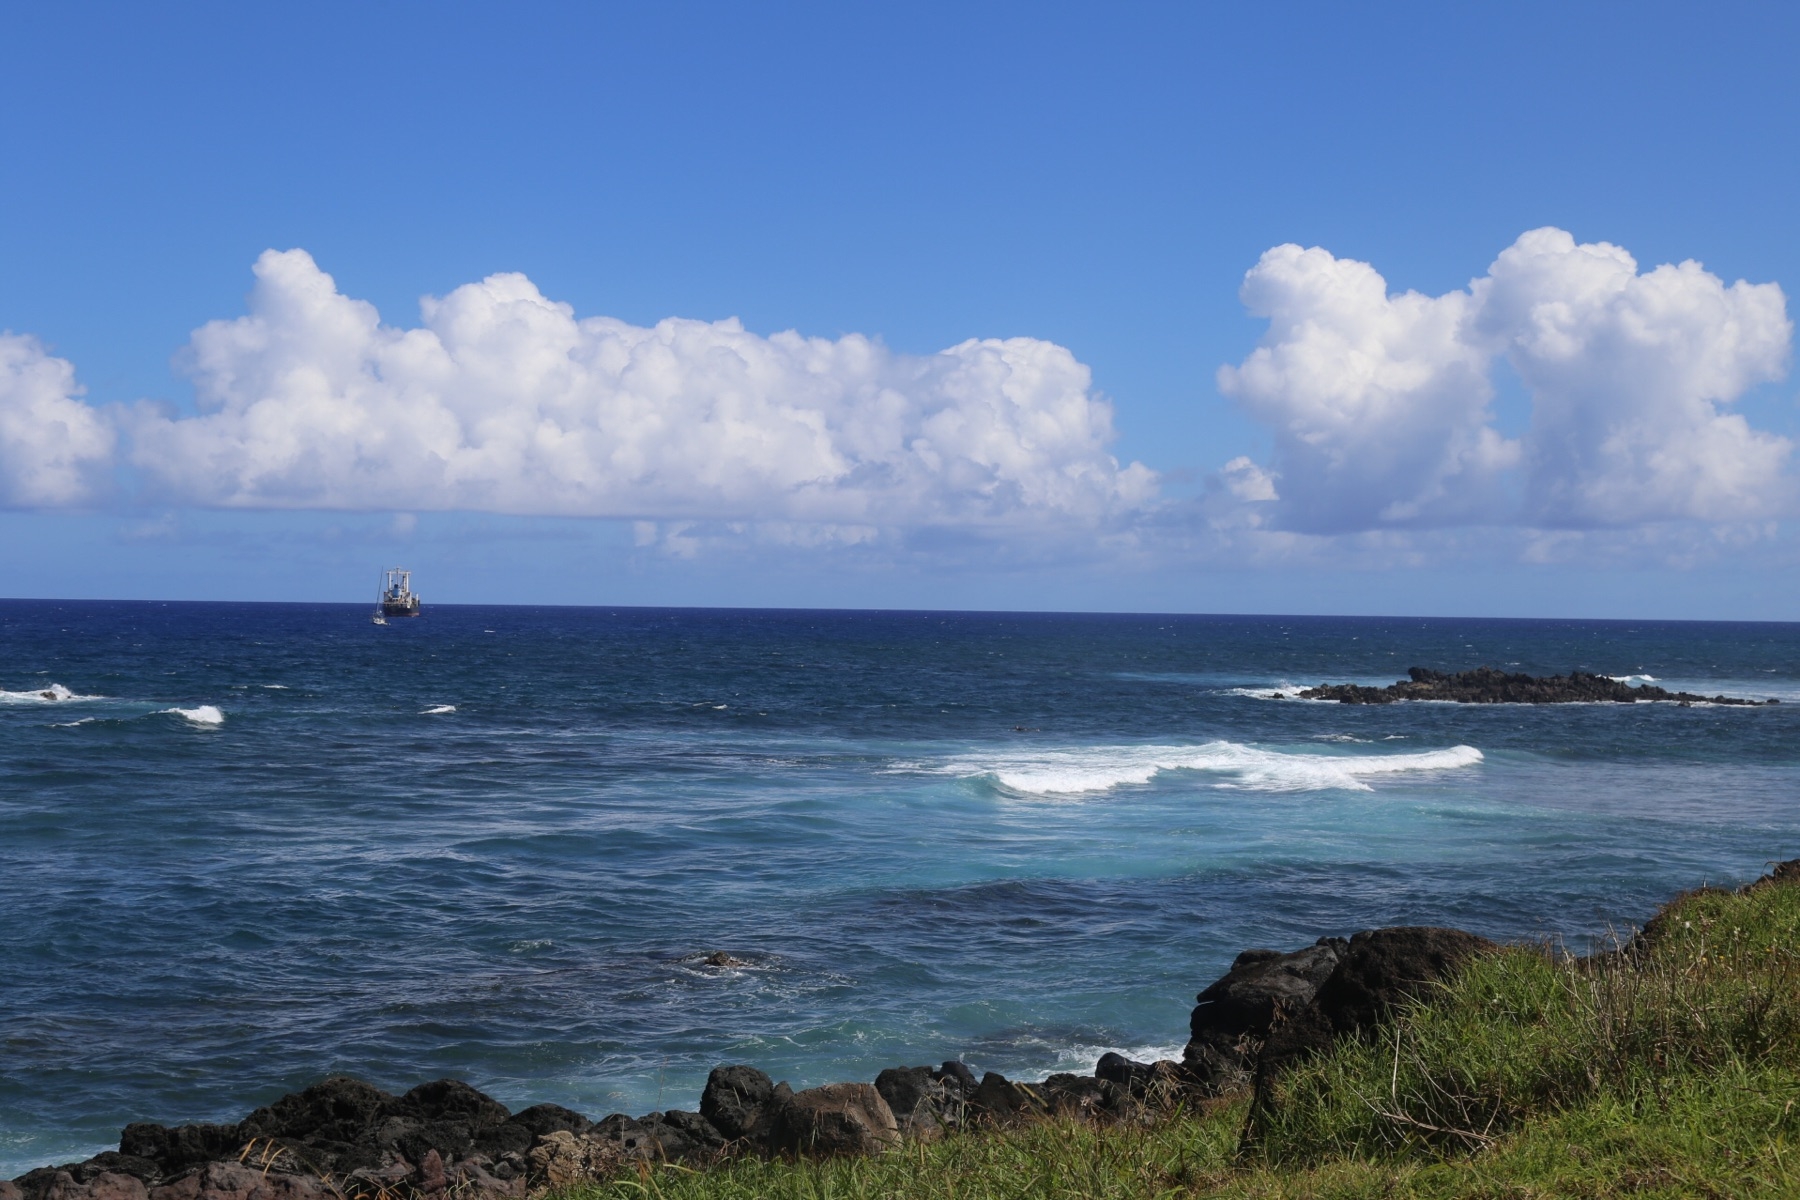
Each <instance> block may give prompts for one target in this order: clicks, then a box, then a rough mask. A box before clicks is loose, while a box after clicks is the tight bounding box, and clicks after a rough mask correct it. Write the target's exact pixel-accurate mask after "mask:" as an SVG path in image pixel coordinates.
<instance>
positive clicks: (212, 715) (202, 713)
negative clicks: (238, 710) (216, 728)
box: [157, 704, 225, 725]
mask: <svg viewBox="0 0 1800 1200" xmlns="http://www.w3.org/2000/svg"><path fill="white" fill-rule="evenodd" d="M157 711H158V712H165V713H174V714H175V715H176V716H178V717H185V718H187V719H188V720H189V721H192V722H193V723H194V724H196V725H223V724H224V723H225V714H224V713H223V712H220V711H219V709H218V708H217V706H215V705H211V704H201V705H196V706H195V707H193V708H160V709H157Z"/></svg>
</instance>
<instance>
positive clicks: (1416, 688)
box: [1300, 667, 1781, 706]
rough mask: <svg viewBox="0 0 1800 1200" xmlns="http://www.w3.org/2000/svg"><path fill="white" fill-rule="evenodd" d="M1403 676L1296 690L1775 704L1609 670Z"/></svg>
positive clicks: (1365, 700) (1522, 700)
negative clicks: (1622, 676)
mask: <svg viewBox="0 0 1800 1200" xmlns="http://www.w3.org/2000/svg"><path fill="white" fill-rule="evenodd" d="M1406 674H1407V676H1408V677H1407V678H1406V679H1402V680H1399V681H1398V682H1396V683H1391V684H1389V685H1388V686H1387V687H1380V688H1378V687H1365V686H1363V685H1361V684H1355V683H1322V684H1320V685H1319V686H1318V687H1315V688H1307V689H1306V690H1305V691H1303V692H1301V693H1300V698H1301V699H1302V700H1336V701H1337V702H1338V703H1339V704H1393V703H1394V702H1395V701H1398V700H1448V701H1452V702H1454V703H1457V704H1596V703H1607V704H1636V703H1638V702H1639V701H1650V700H1666V701H1673V702H1675V703H1677V704H1681V705H1684V706H1685V705H1693V704H1734V705H1749V706H1756V705H1762V704H1779V703H1781V701H1779V700H1749V699H1744V698H1741V697H1735V696H1697V695H1695V694H1694V693H1692V692H1671V691H1669V690H1668V689H1667V688H1659V687H1656V686H1654V685H1652V684H1648V683H1644V684H1639V685H1637V686H1635V687H1633V686H1631V685H1629V684H1626V683H1622V682H1620V681H1619V680H1617V679H1614V678H1612V677H1611V676H1608V675H1590V674H1588V673H1587V672H1586V671H1570V672H1569V673H1568V674H1567V675H1525V674H1519V673H1508V672H1506V671H1497V670H1495V669H1494V668H1493V667H1477V668H1475V669H1474V670H1473V671H1459V672H1457V673H1456V674H1453V675H1446V674H1444V673H1443V672H1441V671H1433V670H1430V669H1429V668H1426V667H1409V668H1407V671H1406Z"/></svg>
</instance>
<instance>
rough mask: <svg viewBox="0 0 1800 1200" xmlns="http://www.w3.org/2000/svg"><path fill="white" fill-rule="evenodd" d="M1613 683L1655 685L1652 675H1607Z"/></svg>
mask: <svg viewBox="0 0 1800 1200" xmlns="http://www.w3.org/2000/svg"><path fill="white" fill-rule="evenodd" d="M1607 678H1608V679H1610V680H1612V681H1613V682H1614V683H1655V682H1656V676H1654V675H1608V676H1607Z"/></svg>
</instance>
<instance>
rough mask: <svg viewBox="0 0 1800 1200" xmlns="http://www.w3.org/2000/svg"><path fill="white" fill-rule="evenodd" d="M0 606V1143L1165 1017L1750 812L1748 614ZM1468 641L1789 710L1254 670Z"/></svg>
mask: <svg viewBox="0 0 1800 1200" xmlns="http://www.w3.org/2000/svg"><path fill="white" fill-rule="evenodd" d="M0 649H3V650H4V654H3V655H0V913H4V914H6V919H5V920H4V921H0V1045H3V1046H4V1053H3V1054H0V1175H11V1174H15V1173H17V1172H18V1171H20V1170H23V1169H25V1168H26V1167H28V1166H35V1165H41V1164H43V1163H46V1162H51V1161H67V1160H69V1159H71V1158H75V1157H79V1156H82V1155H85V1154H89V1153H92V1152H94V1151H95V1150H98V1149H102V1148H105V1147H107V1146H109V1145H111V1144H113V1143H115V1142H116V1140H117V1137H118V1131H119V1128H120V1127H121V1126H122V1125H123V1124H124V1123H125V1122H127V1121H130V1120H138V1119H150V1120H157V1121H163V1122H168V1123H175V1122H180V1121H190V1120H219V1119H227V1118H235V1117H236V1116H238V1115H241V1114H242V1113H244V1112H246V1111H248V1110H249V1109H250V1108H252V1107H254V1106H255V1105H257V1104H260V1103H264V1102H266V1101H268V1100H269V1099H271V1098H273V1097H274V1096H276V1095H279V1094H280V1093H282V1092H284V1091H288V1090H292V1089H294V1088H297V1087H300V1086H303V1085H305V1084H307V1083H310V1082H313V1081H315V1080H317V1079H318V1078H320V1077H322V1076H324V1075H326V1074H328V1073H331V1072H337V1071H347V1072H351V1073H354V1074H357V1075H361V1076H363V1077H365V1078H368V1079H370V1080H372V1081H374V1082H376V1083H379V1084H382V1085H384V1086H387V1087H390V1088H397V1089H398V1088H405V1087H408V1086H410V1085H412V1084H414V1083H417V1082H420V1081H423V1080H426V1079H431V1078H437V1077H441V1076H444V1075H455V1076H459V1077H462V1078H465V1079H468V1080H469V1081H470V1082H472V1083H474V1084H476V1085H477V1086H479V1087H481V1088H483V1089H485V1090H487V1091H490V1092H492V1093H493V1094H495V1095H496V1096H498V1097H499V1098H501V1099H503V1100H505V1101H507V1102H509V1103H511V1104H514V1105H515V1106H517V1105H522V1104H525V1103H531V1102H536V1101H540V1100H551V1101H557V1102H559V1103H563V1104H568V1105H570V1106H572V1107H575V1108H578V1109H580V1110H582V1111H584V1112H588V1113H589V1114H591V1115H595V1116H598V1115H602V1114H604V1113H607V1112H612V1111H618V1110H625V1111H630V1112H633V1113H638V1112H643V1111H647V1110H649V1109H652V1108H659V1107H664V1106H676V1105H680V1106H689V1107H691V1106H692V1104H693V1103H694V1101H695V1100H696V1099H697V1097H698V1093H699V1088H700V1084H701V1083H702V1081H703V1080H704V1078H705V1074H706V1072H707V1070H708V1069H709V1068H711V1067H712V1066H713V1065H715V1064H717V1063H720V1062H726V1061H749V1062H754V1063H757V1064H758V1065H760V1066H762V1067H764V1068H765V1069H767V1070H769V1071H770V1072H771V1073H772V1074H774V1075H776V1077H777V1078H786V1079H789V1080H791V1081H792V1082H793V1083H794V1084H795V1085H796V1086H802V1085H806V1084H813V1083H822V1082H828V1081H831V1080H834V1079H849V1078H863V1079H867V1078H871V1077H872V1076H873V1074H874V1072H875V1071H877V1070H879V1069H880V1068H881V1067H884V1066H889V1065H894V1064H897V1063H903V1062H935V1061H939V1060H941V1059H944V1058H947V1057H953V1056H961V1057H963V1058H965V1059H967V1060H968V1061H969V1062H970V1063H971V1064H972V1065H974V1066H975V1067H976V1068H977V1069H978V1070H981V1069H994V1070H1000V1071H1004V1072H1006V1073H1008V1074H1009V1075H1023V1076H1031V1075H1034V1074H1039V1075H1041V1074H1043V1073H1046V1072H1049V1071H1053V1070H1059V1069H1068V1068H1071V1067H1091V1065H1092V1062H1093V1059H1094V1058H1095V1057H1096V1056H1098V1054H1100V1053H1101V1052H1102V1051H1104V1050H1106V1049H1123V1050H1126V1051H1128V1052H1131V1053H1134V1054H1159V1053H1160V1054H1167V1053H1172V1052H1178V1049H1179V1045H1180V1042H1181V1041H1182V1039H1183V1035H1184V1032H1185V1027H1186V1020H1187V1011H1188V1008H1189V1006H1190V1005H1191V1003H1192V996H1193V993H1194V992H1195V991H1196V990H1198V989H1199V988H1200V987H1201V986H1203V985H1204V984H1206V983H1207V982H1209V981H1210V980H1212V979H1213V978H1215V977H1216V976H1217V975H1218V974H1219V973H1220V972H1221V971H1222V970H1223V969H1224V967H1225V965H1226V964H1227V963H1228V962H1229V961H1230V959H1231V958H1232V956H1233V955H1235V954H1236V953H1237V951H1238V950H1240V949H1243V948H1245V947H1247V946H1277V947H1281V946H1294V945H1298V944H1302V943H1304V942H1306V941H1310V940H1311V939H1312V938H1315V937H1317V936H1319V935H1321V934H1325V933H1339V934H1347V933H1350V932H1352V931H1354V930H1356V929H1358V928H1363V927H1368V926H1373V925H1382V924H1398V923H1444V924H1454V925H1460V926H1462V927H1464V928H1468V929H1471V930H1475V931H1477V932H1480V933H1483V934H1487V935H1489V936H1493V937H1500V938H1521V937H1526V938H1530V937H1555V938H1566V939H1570V940H1572V941H1576V942H1581V941H1582V939H1585V938H1587V937H1588V936H1590V935H1593V934H1596V933H1600V932H1603V931H1605V930H1607V929H1609V928H1615V929H1622V928H1624V927H1626V926H1628V925H1629V924H1630V923H1631V922H1633V921H1635V920H1640V919H1641V918H1642V917H1643V916H1644V915H1646V914H1647V913H1648V912H1649V911H1650V910H1651V909H1652V908H1653V907H1654V906H1655V905H1656V904H1657V903H1659V902H1660V901H1661V900H1662V899H1664V898H1666V897H1667V895H1668V894H1670V893H1671V892H1672V891H1674V890H1676V889H1678V888H1681V887H1687V886H1692V885H1694V884H1696V883H1699V882H1701V881H1703V880H1711V881H1714V882H1734V881H1738V880H1742V879H1746V878H1750V877H1753V876H1754V875H1756V874H1758V873H1759V872H1760V871H1761V869H1762V867H1763V865H1764V864H1765V863H1766V862H1767V861H1769V860H1771V859H1776V858H1785V857H1792V856H1793V855H1795V854H1800V812H1797V810H1796V803H1795V801H1796V797H1797V795H1800V788H1797V786H1796V785H1797V784H1800V703H1793V701H1800V626H1796V625H1773V624H1754V625H1752V624H1694V623H1681V624H1672V623H1654V622H1583V621H1477V620H1420V619H1397V618H1396V619H1377V618H1367V619H1345V618H1252V617H1157V616H1048V615H996V614H942V613H833V612H728V611H703V610H651V609H605V608H595V609H556V608H545V609H535V608H477V607H447V606H435V607H433V608H432V609H431V610H430V611H429V612H428V613H427V614H426V615H425V616H424V617H421V618H419V619H417V620H411V621H396V622H394V623H392V624H390V625H388V626H386V627H375V626H373V625H371V624H370V623H369V622H368V619H367V615H366V612H365V611H364V609H363V608H362V607H360V606H351V605H233V604H153V603H122V602H121V603H100V602H93V603H88V602H81V603H76V602H49V601H6V602H0ZM1482 664H1488V665H1493V666H1498V667H1504V668H1505V669H1507V670H1515V671H1529V672H1532V673H1538V674H1544V673H1551V672H1564V671H1567V670H1569V669H1571V668H1579V669H1582V670H1587V671H1594V672H1596V673H1601V674H1610V675H1614V676H1617V677H1621V678H1632V679H1634V680H1636V679H1644V678H1650V677H1654V678H1655V680H1656V681H1657V682H1658V683H1659V684H1661V685H1662V686H1665V687H1669V688H1671V689H1687V690H1691V691H1697V692H1704V693H1706V694H1713V693H1716V692H1725V693H1730V694H1737V695H1752V696H1772V697H1779V698H1781V699H1783V700H1784V701H1789V702H1790V703H1784V704H1783V705H1781V706H1778V707H1772V708H1756V709H1737V708H1694V709H1680V708H1677V707H1675V706H1673V705H1661V704H1645V705H1635V706H1608V705H1579V706H1556V707H1544V708H1533V707H1528V706H1513V705H1505V706H1491V707H1490V706H1460V705H1445V704H1412V705H1409V704H1396V705H1386V706H1379V707H1368V708H1359V707H1349V706H1342V705H1337V704H1328V703H1315V702H1308V701H1301V700H1295V699H1292V698H1291V697H1292V696H1293V694H1294V692H1295V691H1297V690H1298V689H1299V688H1300V687H1303V686H1308V685H1312V684H1317V683H1320V682H1326V681H1329V682H1357V683H1371V684H1387V683H1390V682H1392V681H1393V680H1394V679H1396V678H1399V677H1401V676H1402V675H1403V674H1404V672H1405V669H1406V668H1407V667H1408V666H1413V665H1422V666H1430V667H1434V668H1437V669H1441V670H1463V669H1467V668H1470V667H1475V666H1479V665H1482ZM1280 697H1290V698H1280ZM719 949H724V950H728V951H729V952H730V953H731V954H732V955H733V956H734V957H735V958H737V959H739V960H742V965H738V966H731V967H724V968H720V967H712V966H708V965H707V964H706V963H705V961H704V959H705V956H706V954H707V953H708V952H710V951H713V950H719Z"/></svg>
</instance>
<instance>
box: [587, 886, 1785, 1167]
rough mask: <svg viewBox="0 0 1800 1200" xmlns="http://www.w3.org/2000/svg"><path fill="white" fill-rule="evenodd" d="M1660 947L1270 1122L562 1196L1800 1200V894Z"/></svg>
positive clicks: (1401, 1053)
mask: <svg viewBox="0 0 1800 1200" xmlns="http://www.w3.org/2000/svg"><path fill="white" fill-rule="evenodd" d="M1652 932H1653V935H1654V936H1652V937H1650V938H1648V939H1646V940H1645V942H1644V943H1643V944H1641V945H1639V946H1637V947H1634V948H1633V949H1632V950H1631V951H1630V952H1627V953H1621V954H1618V955H1613V956H1608V957H1605V958H1603V959H1600V960H1595V961H1588V962H1576V961H1572V960H1569V959H1567V958H1562V957H1559V956H1555V955H1552V954H1549V953H1545V952H1540V951H1537V950H1533V949H1530V948H1510V949H1507V950H1505V951H1503V952H1502V953H1499V954H1496V955H1492V956H1489V957H1487V958H1484V959H1480V960H1477V961H1476V962H1474V963H1473V964H1471V965H1470V966H1469V967H1468V968H1467V969H1466V970H1465V971H1464V972H1463V974H1462V975H1461V976H1460V977H1459V978H1458V979H1456V980H1455V981H1454V982H1452V983H1450V984H1448V985H1446V986H1444V987H1443V988H1441V989H1440V990H1439V991H1438V992H1437V993H1436V994H1434V995H1432V996H1430V997H1428V998H1427V999H1426V1000H1425V1001H1424V1002H1422V1003H1421V1004H1419V1005H1417V1006H1416V1007H1414V1008H1412V1009H1411V1010H1410V1011H1408V1012H1407V1013H1405V1014H1404V1015H1403V1016H1402V1018H1401V1019H1400V1020H1399V1021H1398V1022H1396V1023H1395V1024H1394V1025H1393V1026H1392V1027H1390V1028H1389V1029H1388V1030H1387V1031H1385V1032H1384V1033H1383V1034H1381V1035H1380V1036H1378V1037H1376V1038H1374V1039H1371V1040H1368V1041H1361V1042H1349V1043H1346V1044H1342V1045H1340V1046H1339V1047H1338V1048H1337V1049H1335V1050H1334V1051H1333V1052H1332V1053H1330V1054H1329V1055H1326V1056H1323V1057H1321V1058H1319V1059H1317V1060H1314V1061H1313V1062H1310V1063H1307V1064H1305V1065H1303V1066H1301V1067H1300V1068H1298V1069H1296V1070H1294V1071H1292V1072H1290V1073H1289V1074H1288V1075H1287V1076H1286V1077H1285V1078H1284V1079H1283V1080H1282V1081H1281V1082H1280V1083H1279V1084H1278V1085H1277V1086H1276V1087H1275V1088H1273V1089H1272V1091H1271V1093H1270V1095H1268V1096H1267V1097H1265V1098H1264V1100H1263V1102H1261V1103H1258V1104H1257V1105H1255V1106H1254V1107H1253V1106H1252V1105H1251V1104H1250V1103H1249V1102H1248V1101H1247V1100H1246V1101H1238V1102H1235V1103H1231V1104H1226V1105H1222V1106H1215V1107H1213V1108H1212V1109H1210V1110H1209V1111H1206V1112H1204V1113H1199V1112H1196V1113H1176V1114H1171V1115H1166V1116H1164V1117H1163V1118H1161V1119H1159V1120H1157V1121H1155V1122H1153V1123H1149V1124H1143V1125H1126V1126H1116V1127H1108V1128H1090V1127H1085V1126H1082V1125H1079V1124H1074V1123H1070V1122H1062V1121H1044V1122H1040V1123H1036V1124H1032V1125H1028V1126H1025V1127H1022V1128H1018V1129H1012V1130H1005V1131H995V1132H989V1133H984V1134H975V1135H964V1136H958V1137H952V1138H948V1139H945V1140H944V1141H942V1142H939V1143H936V1144H933V1145H926V1146H919V1145H912V1146H908V1147H906V1148H904V1149H902V1150H898V1151H895V1152H893V1153H890V1154H886V1155H882V1156H880V1157H876V1158H868V1159H841V1160H835V1161H826V1162H798V1163H796V1162H780V1161H777V1162H764V1161H760V1160H743V1161H739V1162H736V1163H731V1164H727V1165H725V1166H722V1167H718V1168H715V1169H713V1170H710V1171H705V1172H694V1171H686V1170H682V1169H680V1168H676V1167H659V1168H655V1169H648V1168H646V1169H644V1170H642V1171H641V1172H640V1173H638V1174H636V1175H632V1176H627V1177H626V1178H623V1179H620V1180H617V1181H614V1182H611V1183H608V1184H599V1185H592V1186H589V1187H584V1188H579V1189H571V1190H570V1191H567V1192H565V1193H563V1194H562V1196H561V1197H559V1198H558V1200H626V1198H628V1197H629V1198H631V1200H651V1198H658V1197H666V1198H667V1200H690V1198H691V1200H736V1198H738V1197H744V1198H748V1197H792V1198H794V1200H837V1198H843V1200H865V1198H867V1200H873V1198H876V1197H943V1198H945V1200H951V1198H958V1200H964V1198H966V1200H988V1198H993V1200H1000V1198H1004V1197H1027V1196H1030V1197H1153V1196H1218V1197H1346V1198H1348V1197H1378V1196H1379V1197H1464V1196H1479V1197H1496V1198H1498V1197H1519V1198H1524V1197H1594V1198H1610V1197H1619V1196H1642V1197H1653V1196H1667V1197H1689V1196H1719V1197H1726V1196H1731V1197H1737V1196H1800V1147H1796V1145H1795V1142H1796V1136H1797V1135H1800V886H1769V887H1762V888H1758V889H1756V890H1754V891H1751V892H1749V893H1746V894H1727V893H1700V894H1695V895H1691V896H1688V897H1684V898H1682V899H1680V900H1678V901H1676V902H1675V903H1674V904H1672V905H1671V906H1670V907H1669V908H1668V909H1667V910H1665V913H1664V915H1663V917H1662V919H1660V920H1659V921H1658V922H1657V923H1656V925H1655V926H1654V928H1653V931H1652Z"/></svg>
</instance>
